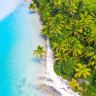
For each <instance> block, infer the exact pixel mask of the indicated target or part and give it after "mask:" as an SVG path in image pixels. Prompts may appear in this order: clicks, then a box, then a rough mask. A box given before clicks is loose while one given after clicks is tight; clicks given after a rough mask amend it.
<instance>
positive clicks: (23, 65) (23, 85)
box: [0, 3, 45, 96]
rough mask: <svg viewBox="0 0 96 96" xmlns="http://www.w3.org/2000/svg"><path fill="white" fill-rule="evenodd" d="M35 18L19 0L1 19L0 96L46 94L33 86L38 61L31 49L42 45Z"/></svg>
mask: <svg viewBox="0 0 96 96" xmlns="http://www.w3.org/2000/svg"><path fill="white" fill-rule="evenodd" d="M37 17H38V16H37V15H36V13H34V12H31V11H30V10H29V9H28V5H27V4H25V3H22V4H21V5H19V6H18V7H17V9H16V10H15V11H14V12H13V13H11V14H10V16H8V17H7V18H5V19H3V20H2V21H0V96H45V94H43V93H40V92H39V91H38V90H37V89H36V86H35V84H36V77H37V74H38V71H39V69H40V66H41V63H40V62H39V59H36V58H35V57H34V56H33V54H32V51H33V50H34V49H35V48H36V47H37V45H38V44H41V45H44V40H43V39H42V37H41V36H40V28H41V25H40V21H39V20H38V19H39V18H37Z"/></svg>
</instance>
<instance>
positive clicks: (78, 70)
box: [75, 63, 91, 78]
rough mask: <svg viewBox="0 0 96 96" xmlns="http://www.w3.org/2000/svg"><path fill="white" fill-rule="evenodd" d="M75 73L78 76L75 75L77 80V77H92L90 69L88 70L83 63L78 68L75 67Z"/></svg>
mask: <svg viewBox="0 0 96 96" xmlns="http://www.w3.org/2000/svg"><path fill="white" fill-rule="evenodd" d="M75 71H76V74H75V78H77V77H81V76H82V77H84V78H86V77H87V76H90V75H91V74H90V71H91V70H90V69H89V68H87V66H86V65H82V64H81V63H78V64H77V67H75Z"/></svg>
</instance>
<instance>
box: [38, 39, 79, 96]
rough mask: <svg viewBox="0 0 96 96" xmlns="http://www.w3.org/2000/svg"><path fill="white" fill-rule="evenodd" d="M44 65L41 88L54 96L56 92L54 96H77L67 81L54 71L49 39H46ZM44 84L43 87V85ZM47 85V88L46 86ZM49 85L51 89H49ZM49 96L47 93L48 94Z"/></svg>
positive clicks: (40, 82)
mask: <svg viewBox="0 0 96 96" xmlns="http://www.w3.org/2000/svg"><path fill="white" fill-rule="evenodd" d="M46 44H47V45H46V58H45V59H46V62H45V63H46V67H45V65H44V67H45V69H46V70H45V72H44V69H43V72H42V74H41V76H40V81H39V86H40V88H41V89H43V90H44V91H46V92H47V93H49V94H50V95H52V94H53V95H52V96H54V95H55V93H56V92H57V95H56V96H79V94H78V93H76V92H73V91H72V89H71V88H70V86H69V85H68V81H67V80H64V79H62V78H61V77H58V76H57V75H56V74H55V72H54V68H53V65H54V62H55V61H54V59H53V54H52V50H51V48H50V45H49V39H47V41H46ZM44 86H45V87H44ZM48 87H49V88H48ZM50 87H51V90H50ZM52 89H53V92H52ZM48 96H49V95H48Z"/></svg>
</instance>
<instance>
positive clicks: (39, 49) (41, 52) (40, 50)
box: [33, 45, 45, 59]
mask: <svg viewBox="0 0 96 96" xmlns="http://www.w3.org/2000/svg"><path fill="white" fill-rule="evenodd" d="M44 53H45V50H44V48H43V47H42V46H40V45H38V46H37V49H36V50H34V51H33V55H35V56H36V57H38V56H40V57H41V59H43V58H44Z"/></svg>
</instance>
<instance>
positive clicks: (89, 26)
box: [29, 0, 96, 96]
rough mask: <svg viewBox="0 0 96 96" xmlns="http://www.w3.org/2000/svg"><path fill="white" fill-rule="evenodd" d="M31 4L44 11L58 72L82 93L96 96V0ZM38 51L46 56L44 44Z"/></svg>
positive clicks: (45, 32) (44, 31) (40, 0)
mask: <svg viewBox="0 0 96 96" xmlns="http://www.w3.org/2000/svg"><path fill="white" fill-rule="evenodd" d="M29 8H30V9H32V10H34V11H35V12H38V13H39V15H40V18H41V21H42V25H43V27H42V30H41V34H42V35H43V36H44V37H45V38H46V39H47V40H49V42H48V43H49V44H50V47H51V49H52V53H53V57H52V58H53V59H54V60H55V62H54V72H55V73H56V74H57V75H58V77H60V78H62V79H64V80H65V79H66V80H67V81H68V84H69V85H70V88H71V89H72V90H73V91H75V92H79V95H80V96H96V0H91V1H90V0H32V2H31V3H30V5H29ZM38 50H39V51H38ZM40 50H41V52H40ZM36 52H37V53H38V52H39V53H38V54H37V55H40V54H41V55H40V57H41V58H43V53H44V50H43V48H42V46H38V48H37V50H35V51H34V54H35V55H36ZM49 63H50V62H49ZM49 66H51V65H50V64H49ZM58 86H59V85H58ZM62 96H63V95H62ZM64 96H66V95H64ZM70 96H71V95H70ZM72 96H75V95H72Z"/></svg>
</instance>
